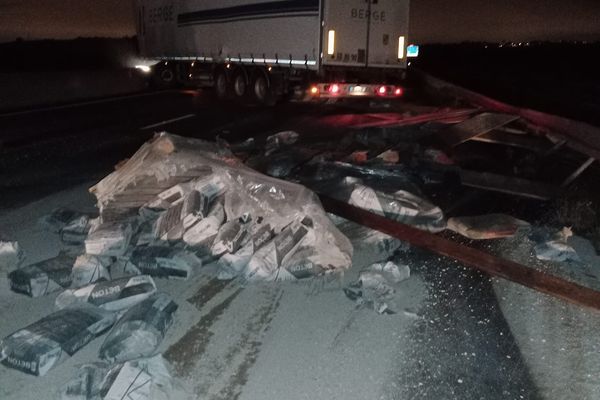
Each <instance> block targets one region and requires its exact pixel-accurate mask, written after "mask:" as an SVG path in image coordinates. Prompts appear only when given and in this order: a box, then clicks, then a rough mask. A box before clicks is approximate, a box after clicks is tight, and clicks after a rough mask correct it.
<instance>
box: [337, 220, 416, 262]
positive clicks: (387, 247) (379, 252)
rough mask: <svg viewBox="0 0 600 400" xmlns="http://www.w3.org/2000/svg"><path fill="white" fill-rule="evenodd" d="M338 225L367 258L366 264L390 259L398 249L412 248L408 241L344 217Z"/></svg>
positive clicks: (406, 249)
mask: <svg viewBox="0 0 600 400" xmlns="http://www.w3.org/2000/svg"><path fill="white" fill-rule="evenodd" d="M336 226H337V227H338V229H339V230H340V231H341V232H342V233H343V234H344V235H346V237H347V238H348V239H350V241H351V242H352V245H353V246H354V248H355V249H356V250H360V254H361V256H362V257H366V258H367V260H368V261H367V262H365V264H370V263H375V262H380V261H383V260H388V259H389V258H390V257H392V256H393V255H394V253H395V252H396V251H397V250H402V251H408V250H409V249H410V246H409V245H408V243H406V242H402V241H400V240H398V239H396V238H394V237H392V236H389V235H386V234H385V233H382V232H379V231H377V230H375V229H370V228H367V227H366V226H363V225H360V224H357V223H355V222H352V221H348V220H346V219H343V218H339V220H338V221H337V222H336ZM357 252H358V251H357Z"/></svg>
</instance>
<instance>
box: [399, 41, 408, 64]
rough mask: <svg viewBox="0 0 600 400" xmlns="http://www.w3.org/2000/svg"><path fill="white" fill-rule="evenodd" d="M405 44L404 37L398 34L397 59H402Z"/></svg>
mask: <svg viewBox="0 0 600 400" xmlns="http://www.w3.org/2000/svg"><path fill="white" fill-rule="evenodd" d="M405 44H406V37H404V36H400V37H399V38H398V60H402V59H404V47H405Z"/></svg>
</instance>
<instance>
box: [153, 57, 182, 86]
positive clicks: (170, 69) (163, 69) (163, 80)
mask: <svg viewBox="0 0 600 400" xmlns="http://www.w3.org/2000/svg"><path fill="white" fill-rule="evenodd" d="M153 82H154V85H155V86H156V87H157V88H159V89H172V88H174V87H175V86H176V84H177V75H176V71H175V64H174V63H172V62H171V63H166V64H165V63H162V64H159V66H157V67H156V68H155V71H154V75H153Z"/></svg>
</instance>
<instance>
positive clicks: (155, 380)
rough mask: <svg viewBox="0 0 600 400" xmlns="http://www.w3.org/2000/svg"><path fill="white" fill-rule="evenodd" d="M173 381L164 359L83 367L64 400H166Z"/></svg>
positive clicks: (154, 358) (67, 387) (169, 396)
mask: <svg viewBox="0 0 600 400" xmlns="http://www.w3.org/2000/svg"><path fill="white" fill-rule="evenodd" d="M172 391H173V378H172V376H171V373H170V372H169V369H168V367H167V363H166V361H165V360H164V359H163V357H162V356H161V355H158V356H155V357H152V358H144V359H140V360H135V361H129V362H126V363H124V364H117V365H110V364H108V363H103V362H98V363H93V364H87V365H84V366H82V367H81V368H80V369H79V372H78V373H77V376H76V377H75V378H73V379H72V380H71V381H69V382H68V383H67V384H66V385H65V387H64V388H63V390H62V392H61V399H62V400H123V399H132V400H133V399H135V400H159V399H160V400H166V399H170V398H172Z"/></svg>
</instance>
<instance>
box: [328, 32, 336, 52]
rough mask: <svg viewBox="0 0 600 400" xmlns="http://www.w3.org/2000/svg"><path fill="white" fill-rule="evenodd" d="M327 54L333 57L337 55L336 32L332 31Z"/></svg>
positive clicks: (329, 36)
mask: <svg viewBox="0 0 600 400" xmlns="http://www.w3.org/2000/svg"><path fill="white" fill-rule="evenodd" d="M327 54H328V55H330V56H332V55H334V54H335V31H334V30H330V31H329V35H328V39H327Z"/></svg>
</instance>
